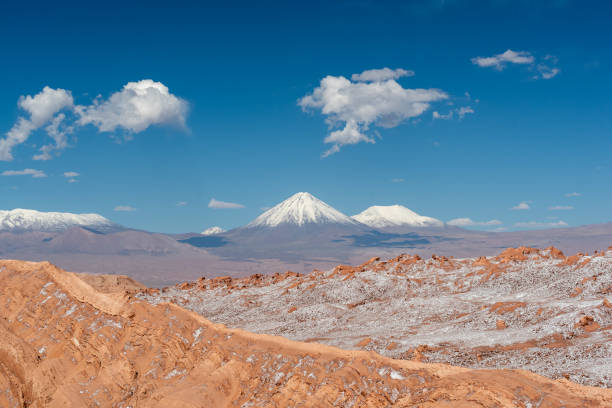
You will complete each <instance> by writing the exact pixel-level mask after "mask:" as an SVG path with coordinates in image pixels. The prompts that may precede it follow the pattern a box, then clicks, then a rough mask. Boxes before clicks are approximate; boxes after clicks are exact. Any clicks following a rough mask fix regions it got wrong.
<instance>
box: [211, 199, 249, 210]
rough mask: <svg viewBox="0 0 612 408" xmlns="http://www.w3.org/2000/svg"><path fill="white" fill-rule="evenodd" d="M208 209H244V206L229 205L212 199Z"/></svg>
mask: <svg viewBox="0 0 612 408" xmlns="http://www.w3.org/2000/svg"><path fill="white" fill-rule="evenodd" d="M208 208H217V209H227V208H244V205H242V204H238V203H229V202H226V201H219V200H215V199H214V198H211V199H210V202H209V203H208Z"/></svg>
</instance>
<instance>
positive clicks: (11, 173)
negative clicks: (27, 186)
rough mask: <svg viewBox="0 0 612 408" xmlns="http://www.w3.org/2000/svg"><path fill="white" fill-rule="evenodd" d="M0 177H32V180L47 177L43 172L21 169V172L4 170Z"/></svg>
mask: <svg viewBox="0 0 612 408" xmlns="http://www.w3.org/2000/svg"><path fill="white" fill-rule="evenodd" d="M0 175H1V176H32V177H33V178H43V177H47V175H46V174H45V172H44V171H42V170H34V169H23V170H5V171H3V172H2V173H0Z"/></svg>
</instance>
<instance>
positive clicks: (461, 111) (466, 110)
mask: <svg viewBox="0 0 612 408" xmlns="http://www.w3.org/2000/svg"><path fill="white" fill-rule="evenodd" d="M468 113H474V109H472V107H471V106H462V107H460V108H456V109H453V110H450V111H448V113H446V114H442V113H440V112H438V111H433V113H432V118H434V119H441V120H450V119H452V118H453V117H454V116H455V114H456V115H457V117H458V118H459V119H460V120H461V119H463V117H464V116H465V115H467V114H468Z"/></svg>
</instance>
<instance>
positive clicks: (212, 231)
mask: <svg viewBox="0 0 612 408" xmlns="http://www.w3.org/2000/svg"><path fill="white" fill-rule="evenodd" d="M223 232H225V230H224V229H223V228H221V227H217V226H214V227H210V228H206V229H205V230H204V231H202V232H201V233H200V234H202V235H217V234H221V233H223Z"/></svg>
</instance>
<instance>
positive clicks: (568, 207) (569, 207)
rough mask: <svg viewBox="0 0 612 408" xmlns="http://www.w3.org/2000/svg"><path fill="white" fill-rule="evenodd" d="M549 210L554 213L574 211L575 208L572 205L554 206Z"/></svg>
mask: <svg viewBox="0 0 612 408" xmlns="http://www.w3.org/2000/svg"><path fill="white" fill-rule="evenodd" d="M548 209H549V210H552V211H564V210H565V211H567V210H573V209H574V207H573V206H571V205H554V206H552V207H548Z"/></svg>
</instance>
